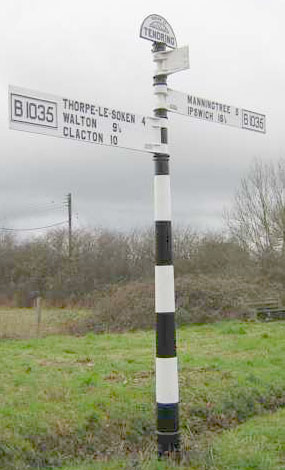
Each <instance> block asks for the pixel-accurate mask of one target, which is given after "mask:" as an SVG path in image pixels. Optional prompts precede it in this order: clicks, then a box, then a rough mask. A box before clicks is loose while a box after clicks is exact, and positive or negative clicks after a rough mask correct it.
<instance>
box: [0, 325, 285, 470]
mask: <svg viewBox="0 0 285 470" xmlns="http://www.w3.org/2000/svg"><path fill="white" fill-rule="evenodd" d="M178 350H179V365H180V392H181V407H180V408H181V431H182V449H183V457H182V462H181V466H182V467H184V468H188V469H190V470H194V469H195V470H198V469H199V470H206V469H207V470H208V469H213V470H215V469H216V470H222V469H223V470H224V469H228V470H254V469H255V470H269V469H270V470H281V469H285V412H284V411H285V410H284V408H283V407H284V405H285V367H284V362H285V359H284V358H285V323H282V322H276V323H240V322H237V321H228V322H220V323H215V324H211V325H200V326H198V325H192V326H187V327H182V328H180V329H179V330H178ZM154 356H155V343H154V334H153V332H152V331H138V332H134V333H125V334H102V335H94V334H92V333H89V334H87V335H86V336H83V337H71V336H47V337H45V338H39V339H37V338H35V339H30V340H7V339H6V340H2V341H1V343H0V378H1V380H0V394H1V409H0V468H1V469H3V470H4V469H5V470H12V469H13V470H25V469H28V468H36V469H44V468H45V469H48V468H52V467H57V468H62V469H64V470H91V468H92V469H95V470H97V469H102V470H105V469H106V470H107V469H108V470H113V469H120V468H121V469H125V470H131V469H146V470H162V469H163V470H164V469H173V468H176V467H177V465H178V464H176V465H175V464H174V463H169V464H167V463H165V462H157V461H156V458H155V447H156V446H155V420H154V411H155V408H154V374H153V364H154Z"/></svg>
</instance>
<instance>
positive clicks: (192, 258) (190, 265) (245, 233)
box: [0, 160, 285, 306]
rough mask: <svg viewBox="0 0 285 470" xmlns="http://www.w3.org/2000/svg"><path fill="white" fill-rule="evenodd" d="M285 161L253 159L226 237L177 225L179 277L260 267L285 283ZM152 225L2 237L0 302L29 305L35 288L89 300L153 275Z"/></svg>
mask: <svg viewBox="0 0 285 470" xmlns="http://www.w3.org/2000/svg"><path fill="white" fill-rule="evenodd" d="M284 188H285V165H284V161H283V160H280V161H279V162H277V164H273V163H267V164H265V163H262V162H261V161H258V160H257V161H255V163H254V165H253V166H252V167H251V168H250V170H249V172H248V174H247V175H246V176H245V177H244V178H243V179H242V181H241V185H240V188H239V189H238V191H237V193H236V196H235V200H234V202H233V205H232V209H231V210H230V211H229V212H228V213H227V214H226V222H227V226H228V230H227V232H225V234H213V233H207V234H199V233H197V232H195V231H193V230H192V229H191V228H181V227H180V228H179V227H174V229H173V250H174V259H175V263H174V264H175V271H176V276H183V275H191V274H195V273H202V274H209V275H215V274H217V273H218V274H219V276H223V275H224V276H227V277H230V276H248V275H251V274H252V275H255V274H256V272H257V271H258V272H259V273H262V274H263V275H266V276H269V277H270V278H271V279H273V280H274V279H276V280H278V281H279V282H281V283H285V269H284V268H285V193H284ZM154 251H155V247H154V234H153V229H152V228H151V229H145V230H140V231H139V230H138V231H133V232H130V233H119V232H116V231H110V230H104V229H100V230H99V229H98V230H77V231H75V232H74V233H73V237H72V251H71V256H70V252H69V246H68V231H67V230H65V229H57V230H52V231H49V232H48V233H46V234H45V235H43V236H41V237H40V238H33V239H30V240H25V241H19V240H18V239H17V238H15V237H14V236H13V235H11V234H10V233H7V232H2V233H1V234H0V302H1V303H2V304H3V303H5V304H7V303H11V304H16V305H18V306H25V305H28V304H30V299H31V298H32V296H33V292H39V293H40V295H41V296H43V297H44V298H45V299H46V301H47V302H50V303H51V304H56V305H62V306H64V305H66V304H70V303H72V302H74V303H77V302H83V303H84V302H90V303H92V298H93V296H94V295H95V294H96V292H97V291H100V290H101V291H102V289H104V288H106V286H110V285H111V284H114V283H116V284H117V283H119V282H126V281H133V280H144V279H150V278H152V277H153V273H154Z"/></svg>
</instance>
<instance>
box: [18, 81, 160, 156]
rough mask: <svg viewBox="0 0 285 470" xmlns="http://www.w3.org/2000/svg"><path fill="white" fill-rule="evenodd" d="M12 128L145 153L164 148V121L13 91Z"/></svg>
mask: <svg viewBox="0 0 285 470" xmlns="http://www.w3.org/2000/svg"><path fill="white" fill-rule="evenodd" d="M9 111H10V128H11V129H17V130H22V131H28V132H33V133H38V134H46V135H50V136H54V137H63V138H66V139H72V140H76V141H80V142H89V143H93V144H102V145H111V146H113V147H123V148H128V149H133V150H138V151H142V152H154V151H157V150H158V149H159V147H160V145H161V144H160V142H161V137H160V135H161V132H160V127H161V126H160V120H159V119H157V118H152V117H146V116H141V115H138V114H135V113H131V112H128V111H122V110H121V109H118V108H112V107H106V106H101V105H98V104H97V103H94V102H91V101H79V100H74V99H70V98H69V97H58V96H53V95H49V94H46V93H39V92H36V91H31V90H26V89H22V88H18V87H9Z"/></svg>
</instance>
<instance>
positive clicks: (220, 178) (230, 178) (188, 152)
mask: <svg viewBox="0 0 285 470" xmlns="http://www.w3.org/2000/svg"><path fill="white" fill-rule="evenodd" d="M151 13H157V14H160V15H162V16H164V17H165V18H166V19H167V20H168V21H169V23H170V24H171V26H172V27H173V29H174V31H175V33H176V37H177V41H178V45H179V46H182V45H189V48H190V69H189V70H187V71H184V72H180V73H178V74H175V75H173V76H171V77H169V80H168V83H169V86H170V87H171V88H173V89H175V90H178V91H181V92H188V93H192V94H196V95H198V96H202V97H205V98H211V99H215V100H217V101H220V102H224V103H227V104H231V105H235V106H238V107H243V108H246V109H250V110H254V111H257V112H261V113H264V114H266V116H267V134H266V135H260V134H258V133H254V132H249V131H245V130H241V129H235V128H231V127H228V126H221V125H218V124H213V123H209V122H205V121H197V120H194V119H190V118H187V117H184V116H179V115H171V116H170V126H171V131H170V136H171V137H170V149H171V175H172V180H171V181H172V201H173V204H172V207H173V220H174V222H176V223H179V224H187V225H190V226H192V227H193V228H195V229H201V230H205V229H216V228H220V227H221V226H222V211H223V208H224V207H225V206H227V205H229V204H230V202H231V199H232V197H233V194H234V191H235V188H236V187H237V186H238V184H239V181H240V178H241V176H242V175H243V174H244V173H245V172H246V171H247V169H248V167H249V165H250V163H251V161H252V159H253V158H254V157H260V158H263V159H273V160H274V159H276V160H277V159H279V158H280V157H282V156H283V157H285V151H284V150H285V133H284V131H283V125H284V124H283V122H284V119H283V110H284V98H285V90H284V88H285V86H284V83H285V55H284V53H283V48H284V43H285V30H284V27H283V20H284V16H285V3H284V2H283V1H282V0H271V1H268V0H240V1H239V2H236V1H234V0H215V1H214V2H213V1H212V0H199V2H189V1H188V0H185V1H184V0H181V1H179V2H173V1H170V0H163V1H160V0H156V1H155V2H154V1H150V0H144V1H136V2H134V1H131V0H120V2H116V1H111V0H105V1H104V2H99V1H94V0H81V2H76V1H74V0H56V1H55V0H48V1H47V0H2V1H1V6H0V43H1V49H0V109H1V113H0V136H1V148H0V153H1V158H0V226H6V227H15V228H17V227H18V228H19V227H23V228H26V227H33V226H38V225H45V224H50V223H55V222H58V221H61V220H63V218H65V217H66V211H65V212H64V210H61V211H60V210H58V211H52V212H48V211H45V210H44V204H47V203H50V202H51V201H55V202H56V203H61V202H62V201H63V200H64V197H65V195H66V194H67V193H68V192H71V193H72V195H73V199H74V205H75V210H76V213H78V219H76V221H77V222H76V223H77V224H78V225H79V226H98V225H100V226H107V227H109V228H114V229H128V228H134V227H137V226H140V227H142V226H146V225H148V226H149V225H151V224H152V220H153V207H152V204H153V202H152V180H153V163H152V156H151V154H143V153H138V152H134V151H130V150H123V149H114V148H111V147H103V146H98V145H88V144H84V143H80V142H74V141H68V140H65V139H56V138H53V137H47V136H42V135H36V134H30V133H24V132H18V131H14V130H9V129H8V100H7V94H8V85H9V84H10V85H16V86H20V87H23V88H29V89H32V90H39V91H42V92H46V93H51V94H54V95H58V96H68V97H70V98H78V99H82V100H86V101H91V100H92V101H96V102H98V103H100V104H102V105H105V106H112V107H118V108H121V109H126V110H130V111H133V112H135V113H139V114H147V115H152V107H153V95H152V92H153V90H152V75H153V70H154V65H153V63H152V57H151V51H150V50H151V43H150V42H149V41H145V40H143V39H140V38H139V28H140V25H141V23H142V21H143V19H144V18H145V17H146V16H147V15H149V14H151ZM36 206H38V209H37V210H36ZM41 207H42V209H43V210H42V211H41ZM47 207H49V206H47ZM56 207H57V206H56ZM59 209H60V208H59Z"/></svg>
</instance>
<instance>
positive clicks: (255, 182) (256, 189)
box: [226, 159, 285, 256]
mask: <svg viewBox="0 0 285 470" xmlns="http://www.w3.org/2000/svg"><path fill="white" fill-rule="evenodd" d="M284 191H285V160H283V159H280V160H279V161H278V162H277V163H273V162H266V163H265V162H262V161H261V160H255V161H254V163H253V165H252V166H251V167H250V170H249V172H248V174H247V175H246V176H245V177H243V178H242V179H241V184H240V187H239V189H238V190H237V192H236V194H235V198H234V203H233V207H232V209H231V210H230V211H229V212H228V213H227V214H226V220H227V225H228V227H229V229H230V233H231V235H232V236H234V237H235V238H236V239H238V241H239V242H240V243H241V245H242V246H243V247H244V248H247V249H250V250H252V251H254V252H255V253H256V254H258V255H259V256H264V255H270V254H272V253H278V252H280V251H282V252H283V253H285V192H284Z"/></svg>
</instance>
